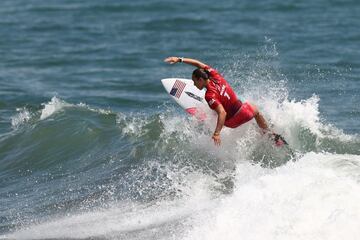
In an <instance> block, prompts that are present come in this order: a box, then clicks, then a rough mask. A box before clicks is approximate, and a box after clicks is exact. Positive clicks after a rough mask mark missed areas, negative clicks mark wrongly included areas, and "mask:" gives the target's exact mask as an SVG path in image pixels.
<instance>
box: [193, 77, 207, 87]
mask: <svg viewBox="0 0 360 240" xmlns="http://www.w3.org/2000/svg"><path fill="white" fill-rule="evenodd" d="M192 80H193V81H194V85H195V87H197V88H198V89H200V90H202V89H203V88H204V87H205V82H206V81H205V80H204V79H202V78H198V79H196V78H195V77H192Z"/></svg>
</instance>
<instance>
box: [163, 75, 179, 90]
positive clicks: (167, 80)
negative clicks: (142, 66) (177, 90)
mask: <svg viewBox="0 0 360 240" xmlns="http://www.w3.org/2000/svg"><path fill="white" fill-rule="evenodd" d="M175 81H176V79H174V78H164V79H161V83H162V85H163V86H164V88H165V90H166V91H167V92H168V93H170V91H171V88H172V86H174V83H175Z"/></svg>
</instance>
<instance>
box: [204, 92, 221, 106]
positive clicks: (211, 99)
mask: <svg viewBox="0 0 360 240" xmlns="http://www.w3.org/2000/svg"><path fill="white" fill-rule="evenodd" d="M205 100H206V102H207V103H208V104H209V107H210V108H211V109H215V108H217V106H219V105H220V104H221V103H220V101H219V99H218V98H217V97H216V94H214V93H206V94H205Z"/></svg>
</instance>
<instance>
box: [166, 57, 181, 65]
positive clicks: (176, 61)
mask: <svg viewBox="0 0 360 240" xmlns="http://www.w3.org/2000/svg"><path fill="white" fill-rule="evenodd" d="M164 62H167V63H170V64H174V63H178V62H180V58H178V57H168V58H165V60H164Z"/></svg>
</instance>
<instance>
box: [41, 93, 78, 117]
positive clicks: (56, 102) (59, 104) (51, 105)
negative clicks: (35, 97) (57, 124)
mask: <svg viewBox="0 0 360 240" xmlns="http://www.w3.org/2000/svg"><path fill="white" fill-rule="evenodd" d="M42 105H43V106H44V108H43V109H42V110H41V116H40V120H44V119H46V118H48V117H50V116H51V115H52V114H54V113H56V112H58V111H60V110H61V109H62V108H64V107H69V106H72V105H71V104H69V103H66V102H65V101H63V100H61V99H59V98H57V97H53V98H51V101H50V102H48V103H46V104H42Z"/></svg>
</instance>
